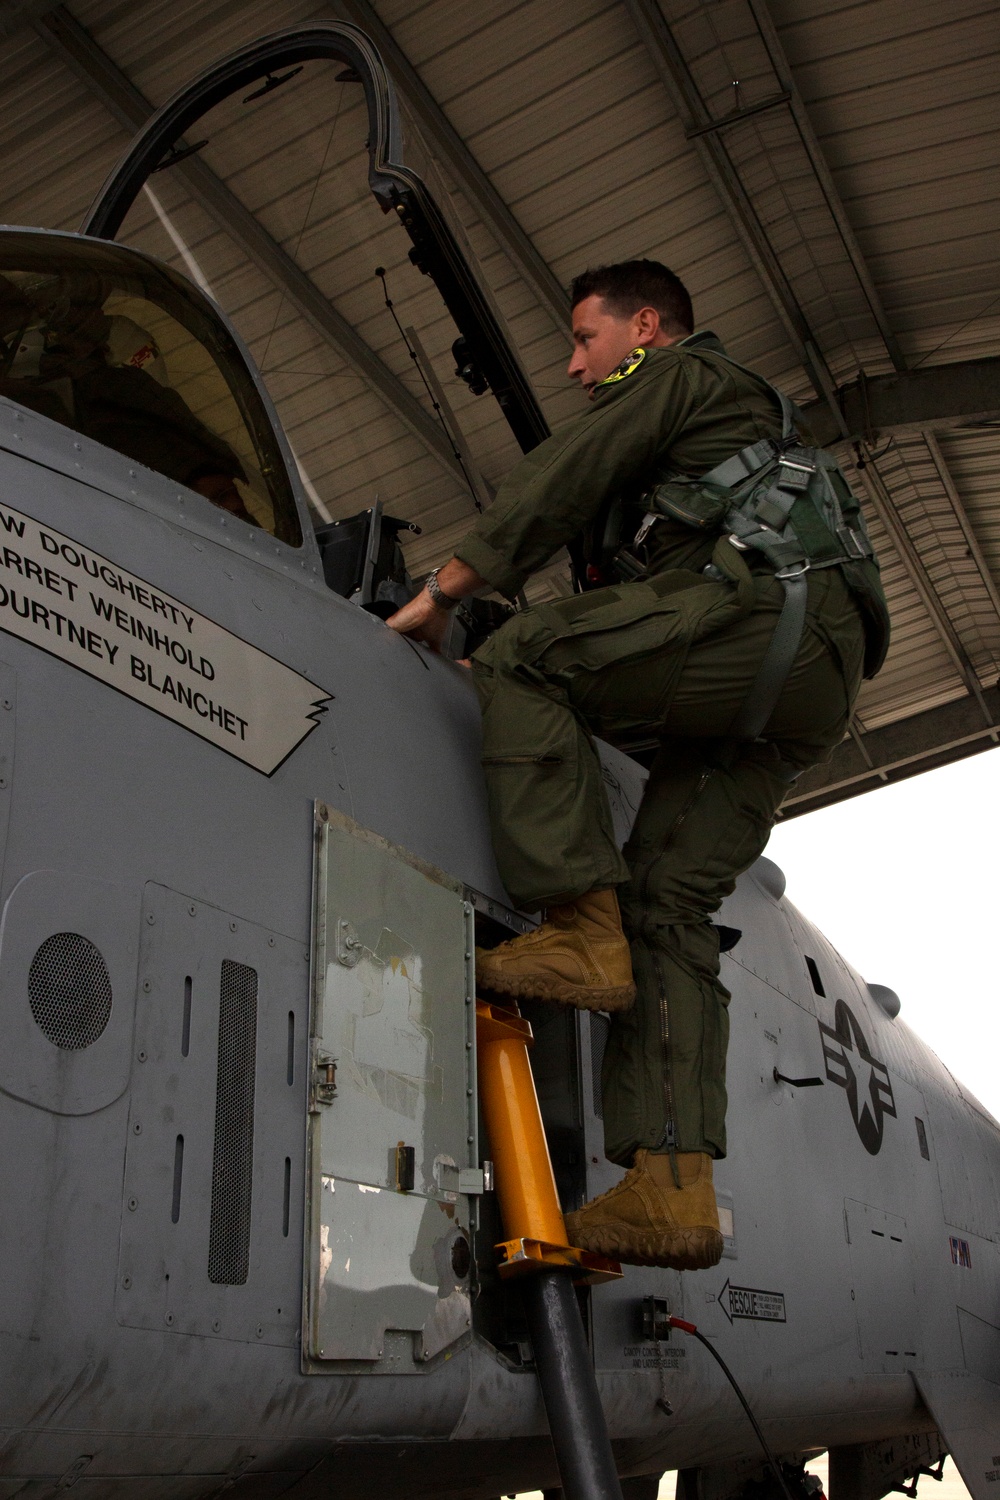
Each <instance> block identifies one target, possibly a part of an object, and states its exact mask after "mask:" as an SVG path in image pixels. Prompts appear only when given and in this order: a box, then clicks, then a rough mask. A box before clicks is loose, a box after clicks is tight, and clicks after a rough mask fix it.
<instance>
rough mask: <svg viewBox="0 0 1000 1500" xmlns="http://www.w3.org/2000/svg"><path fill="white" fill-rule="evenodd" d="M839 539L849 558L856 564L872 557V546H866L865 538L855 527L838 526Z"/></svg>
mask: <svg viewBox="0 0 1000 1500" xmlns="http://www.w3.org/2000/svg"><path fill="white" fill-rule="evenodd" d="M837 537H838V539H839V541H840V543H841V546H842V547H843V549H844V551H845V552H846V553H847V555H848V557H850V558H852V559H854V560H855V561H856V562H862V561H864V559H865V558H867V557H871V555H872V549H871V546H870V545H868V546H866V545H865V538H864V537H863V536H861V535H860V533H859V532H857V531H855V530H854V527H853V526H838V527H837Z"/></svg>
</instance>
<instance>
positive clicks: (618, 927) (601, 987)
mask: <svg viewBox="0 0 1000 1500" xmlns="http://www.w3.org/2000/svg"><path fill="white" fill-rule="evenodd" d="M476 981H477V983H478V984H479V985H481V986H482V988H483V989H485V990H490V991H491V992H492V993H494V994H497V995H513V996H514V998H515V999H518V1000H554V1001H555V1002H556V1003H557V1004H558V1005H575V1006H578V1007H579V1009H580V1010H627V1009H628V1007H629V1006H630V1005H631V1004H632V1001H633V1000H634V999H635V984H634V982H633V979H632V958H631V955H630V953H629V947H628V939H627V938H626V936H625V934H624V932H623V931H622V919H621V913H620V912H619V910H618V897H617V896H616V895H615V893H614V891H613V890H604V891H588V892H587V894H586V895H585V896H579V897H578V898H577V899H576V900H575V901H573V902H570V903H568V904H567V905H566V906H551V907H549V909H548V910H547V911H546V913H545V921H544V922H543V923H542V924H541V926H539V927H536V928H535V930H534V932H526V933H524V934H523V936H521V937H516V938H512V939H511V941H510V942H509V943H501V944H500V946H499V948H486V949H484V948H477V949H476Z"/></svg>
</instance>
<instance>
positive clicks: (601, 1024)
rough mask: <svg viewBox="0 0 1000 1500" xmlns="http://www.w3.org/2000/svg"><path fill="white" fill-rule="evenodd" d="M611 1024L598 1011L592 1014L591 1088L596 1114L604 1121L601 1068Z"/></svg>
mask: <svg viewBox="0 0 1000 1500" xmlns="http://www.w3.org/2000/svg"><path fill="white" fill-rule="evenodd" d="M610 1032H611V1022H610V1021H609V1020H608V1018H607V1016H602V1015H599V1014H598V1012H597V1011H593V1010H592V1011H591V1013H590V1086H591V1089H592V1090H593V1097H594V1114H595V1115H596V1116H597V1118H598V1119H599V1120H603V1119H604V1096H603V1094H602V1093H601V1068H602V1067H603V1065H604V1049H605V1047H606V1046H607V1045H608V1036H609V1035H610Z"/></svg>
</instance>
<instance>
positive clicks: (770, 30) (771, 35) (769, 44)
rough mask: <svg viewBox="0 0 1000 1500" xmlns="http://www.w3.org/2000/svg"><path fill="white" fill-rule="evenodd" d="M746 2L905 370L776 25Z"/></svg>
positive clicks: (754, 2)
mask: <svg viewBox="0 0 1000 1500" xmlns="http://www.w3.org/2000/svg"><path fill="white" fill-rule="evenodd" d="M747 3H748V4H749V6H750V11H751V14H752V15H753V18H754V21H755V22H756V24H757V30H758V31H759V32H760V39H761V41H762V42H763V43H764V48H765V50H766V52H767V55H768V57H769V58H770V61H771V66H772V68H773V69H774V72H775V76H776V77H777V79H778V84H779V87H780V88H782V89H784V90H787V92H788V102H789V107H790V108H791V111H792V118H793V119H794V121H795V125H796V129H797V130H798V133H799V139H800V140H801V142H802V145H803V147H804V148H805V153H806V155H807V156H808V158H809V163H810V166H811V167H812V169H813V171H814V172H815V174H816V178H817V181H818V182H819V185H820V188H821V190H822V193H823V197H824V198H825V200H826V206H827V208H828V209H829V210H830V214H831V217H832V218H833V222H834V223H835V224H836V226H837V233H838V234H839V235H840V241H841V244H842V245H843V247H844V250H845V252H846V254H847V258H848V260H849V261H850V262H851V265H852V266H853V268H854V274H855V276H856V277H857V278H858V282H859V284H860V286H861V290H862V291H863V292H864V295H865V301H866V302H867V303H868V307H869V309H870V311H871V315H872V317H873V318H874V319H875V322H876V323H877V325H878V330H879V333H881V335H882V341H883V343H884V344H885V347H886V350H887V351H888V354H889V358H890V359H891V360H892V362H893V364H894V365H895V367H896V369H897V370H905V369H906V359H905V357H904V355H903V351H902V349H901V348H900V344H899V340H898V339H897V338H896V335H895V334H894V333H893V331H892V327H891V326H890V323H889V318H888V315H887V313H886V310H885V308H884V307H883V305H882V298H881V297H880V296H879V293H878V288H877V287H876V285H875V282H874V281H873V279H872V274H871V272H870V271H869V269H868V266H867V263H866V261H865V258H864V255H863V253H862V250H861V246H860V245H859V244H858V240H857V236H856V235H855V233H854V230H853V228H852V227H851V221H850V220H849V219H848V217H847V211H846V209H845V208H844V204H843V200H842V198H841V196H840V194H839V193H838V191H837V186H836V183H835V182H834V180H833V175H832V173H831V171H830V168H829V166H828V165H827V161H826V157H825V156H824V155H823V148H822V146H821V145H820V143H819V139H818V137H817V135H816V132H815V130H814V129H813V126H812V121H811V120H810V118H809V111H808V110H807V109H806V106H805V100H804V99H803V98H802V95H801V94H800V93H799V91H798V88H797V86H796V83H795V78H794V76H793V74H792V70H791V68H790V67H789V65H788V58H787V57H786V56H785V49H784V47H783V46H782V45H781V40H780V38H779V36H778V32H777V28H776V27H775V24H774V22H773V20H772V19H771V13H770V11H769V10H768V8H767V0H747Z"/></svg>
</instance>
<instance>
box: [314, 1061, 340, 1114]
mask: <svg viewBox="0 0 1000 1500" xmlns="http://www.w3.org/2000/svg"><path fill="white" fill-rule="evenodd" d="M312 1092H313V1101H314V1102H315V1103H316V1104H332V1103H333V1101H334V1099H336V1097H337V1059H336V1058H335V1057H327V1056H326V1054H325V1053H319V1054H318V1056H317V1058H316V1066H315V1069H314V1071H313V1089H312Z"/></svg>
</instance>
